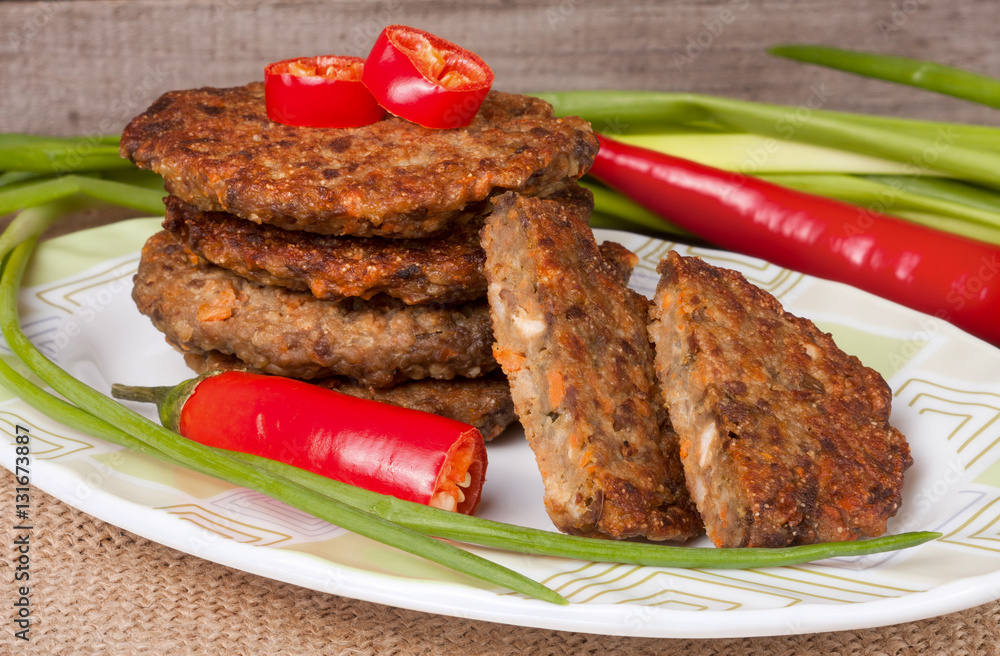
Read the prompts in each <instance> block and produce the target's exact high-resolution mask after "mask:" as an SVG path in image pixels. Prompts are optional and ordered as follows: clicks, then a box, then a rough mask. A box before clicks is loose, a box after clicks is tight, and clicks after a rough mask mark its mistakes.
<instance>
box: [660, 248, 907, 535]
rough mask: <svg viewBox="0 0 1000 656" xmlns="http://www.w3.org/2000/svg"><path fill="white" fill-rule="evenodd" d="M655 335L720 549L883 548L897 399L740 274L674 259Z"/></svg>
mask: <svg viewBox="0 0 1000 656" xmlns="http://www.w3.org/2000/svg"><path fill="white" fill-rule="evenodd" d="M659 271H660V273H661V280H660V284H659V287H658V289H657V292H656V297H655V300H654V303H653V304H652V312H651V314H652V318H653V322H652V323H651V324H650V334H651V336H652V338H653V340H654V342H655V344H656V364H657V371H658V374H659V377H660V381H661V385H662V387H663V392H664V395H665V398H666V402H667V406H668V409H669V411H670V417H671V419H672V420H673V423H674V426H675V427H676V429H677V432H678V434H679V435H680V439H681V455H682V457H683V461H684V468H685V474H686V476H687V481H688V487H689V488H690V489H691V492H692V496H693V497H694V499H695V501H696V502H697V503H698V508H699V510H700V511H701V513H702V517H703V519H704V521H705V527H706V529H707V531H708V534H709V537H711V538H712V540H713V541H714V542H715V544H716V545H718V546H720V547H781V546H785V545H792V544H808V543H814V542H826V541H831V540H854V539H857V538H865V537H872V536H876V535H880V534H882V533H883V532H884V531H885V528H886V521H887V520H888V519H889V517H891V516H893V515H894V514H895V513H896V511H897V510H898V508H899V505H900V502H901V490H902V487H903V472H904V471H905V470H906V468H907V467H909V466H910V464H911V463H912V460H911V458H910V452H909V447H908V445H907V443H906V440H905V438H904V437H903V435H902V434H900V432H899V431H898V430H896V429H895V428H893V427H892V426H890V425H889V412H890V402H891V400H892V393H891V392H890V390H889V387H888V385H886V383H885V381H884V380H883V379H882V376H880V375H879V374H878V373H877V372H876V371H874V370H872V369H869V368H868V367H865V366H864V365H862V364H861V362H860V361H859V360H858V359H857V358H856V357H854V356H850V355H847V354H846V353H844V352H843V351H842V350H840V349H839V348H838V347H837V345H836V344H834V342H833V339H832V337H831V336H830V335H829V334H826V333H824V332H822V331H821V330H819V329H818V328H817V327H816V326H815V325H814V324H813V323H812V322H811V321H808V320H807V319H803V318H799V317H795V316H793V315H791V314H789V313H787V312H785V311H784V309H783V308H782V307H781V304H780V303H779V302H778V301H777V299H775V298H774V297H773V296H771V295H770V294H768V293H767V292H766V291H764V290H762V289H759V288H758V287H756V286H754V285H752V284H750V283H749V282H747V280H746V279H745V278H743V276H742V275H740V274H739V273H737V272H736V271H731V270H728V269H721V268H718V267H714V266H711V265H709V264H707V263H706V262H704V261H702V260H701V259H698V258H691V257H681V256H679V255H678V254H677V253H676V252H673V251H672V252H670V253H669V254H668V256H667V258H666V259H664V260H663V261H662V262H661V263H660V266H659Z"/></svg>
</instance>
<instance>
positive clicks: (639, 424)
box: [482, 193, 701, 540]
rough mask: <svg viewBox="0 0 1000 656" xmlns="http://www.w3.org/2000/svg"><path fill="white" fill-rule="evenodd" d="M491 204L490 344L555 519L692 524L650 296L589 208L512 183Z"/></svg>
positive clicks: (577, 523) (666, 526)
mask: <svg viewBox="0 0 1000 656" xmlns="http://www.w3.org/2000/svg"><path fill="white" fill-rule="evenodd" d="M495 205H496V209H495V210H494V212H493V214H492V215H491V216H490V218H489V219H488V220H487V223H486V226H485V227H484V229H483V233H482V237H483V246H484V248H485V250H486V276H487V280H488V281H489V288H488V296H489V300H490V310H491V315H492V317H493V325H494V335H495V336H496V341H497V344H496V346H495V347H494V351H495V353H496V355H497V359H498V360H499V361H500V364H501V367H502V368H503V370H504V373H505V374H506V375H507V377H508V378H509V379H510V383H511V394H512V396H513V398H514V407H515V409H516V410H517V413H518V417H519V418H520V420H521V423H522V425H523V426H524V429H525V433H526V434H527V437H528V441H529V443H530V445H531V448H532V450H533V451H534V453H535V457H536V460H537V463H538V467H539V470H540V471H541V474H542V479H543V482H544V484H545V506H546V510H547V511H548V513H549V516H550V517H551V518H552V521H553V523H554V524H555V525H556V526H557V527H558V528H559V529H560V530H563V531H566V532H569V533H575V534H582V535H592V536H597V537H612V538H629V537H634V536H644V537H647V538H649V539H653V540H687V539H689V538H692V537H694V536H696V535H698V534H699V533H700V532H701V520H700V518H699V517H698V512H697V510H696V509H695V507H694V504H693V503H692V502H691V499H690V498H689V496H688V492H687V489H686V487H685V484H684V477H683V473H682V469H681V463H680V459H679V457H678V453H677V441H676V436H675V435H674V433H673V431H672V429H671V428H670V425H669V422H668V421H665V417H664V416H663V413H662V411H661V409H660V407H659V402H658V398H657V397H658V394H659V392H658V390H657V387H656V383H655V374H654V371H653V354H652V346H651V344H650V343H649V340H648V337H647V334H646V317H647V312H648V310H647V304H648V302H647V301H646V299H645V298H643V297H641V296H639V295H638V294H636V293H635V292H633V291H631V290H629V289H627V288H626V287H625V284H624V281H623V279H622V275H621V273H620V272H618V271H615V270H614V269H613V268H612V267H611V266H609V265H608V264H607V262H606V261H605V260H604V258H603V257H602V256H601V254H600V252H599V250H598V247H597V244H596V242H595V241H594V237H593V233H592V232H591V231H590V229H589V228H588V227H587V225H586V222H585V219H586V217H585V216H580V215H579V214H578V213H575V212H573V211H572V210H571V209H567V208H566V207H565V206H563V205H560V204H558V203H555V202H552V201H547V200H541V199H537V198H525V197H523V196H519V195H517V194H514V193H509V194H504V195H503V196H501V197H499V199H497V200H496V201H495Z"/></svg>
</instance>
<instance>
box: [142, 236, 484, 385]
mask: <svg viewBox="0 0 1000 656" xmlns="http://www.w3.org/2000/svg"><path fill="white" fill-rule="evenodd" d="M132 298H133V300H134V301H135V303H136V305H137V306H138V308H139V311H140V312H142V313H143V314H144V315H146V316H147V317H149V318H150V320H151V321H152V322H153V325H154V326H155V327H156V328H157V329H158V330H159V331H160V332H162V333H164V334H165V335H166V336H167V338H168V339H169V340H170V341H171V342H172V343H173V344H175V345H176V346H178V347H179V348H181V349H192V350H195V351H200V352H204V351H220V352H222V353H226V354H231V355H235V356H236V357H238V358H239V359H240V360H242V361H243V362H245V363H247V364H248V365H250V366H252V367H254V368H255V369H258V370H260V371H263V372H265V373H271V374H278V375H283V376H290V377H293V378H306V379H308V378H318V377H323V376H329V375H334V374H336V375H343V376H350V377H352V378H355V379H357V380H358V381H359V382H360V383H362V384H365V385H371V386H373V387H388V386H390V385H392V384H394V383H397V382H400V381H402V380H405V379H420V378H427V377H430V378H444V379H447V378H452V377H454V376H469V377H475V376H479V375H481V374H483V373H485V372H487V371H490V370H492V369H494V368H496V361H495V360H494V359H493V356H492V355H491V353H490V348H491V345H492V341H493V340H492V332H491V328H490V317H489V310H488V307H487V305H486V303H485V302H483V301H474V302H471V303H466V304H462V305H441V304H429V305H412V306H407V305H404V304H403V303H401V302H399V301H396V300H394V299H391V298H385V297H382V298H380V299H377V300H372V301H363V300H351V301H347V302H344V303H336V302H333V301H321V300H318V299H316V298H315V297H313V295H312V294H310V293H308V292H301V291H293V290H288V289H284V288H282V287H274V286H269V285H260V284H258V283H253V282H250V281H248V280H245V279H244V278H241V277H240V276H237V275H236V274H234V273H232V272H230V271H227V270H226V269H223V268H221V267H217V266H215V265H213V264H210V263H208V262H206V261H204V260H202V259H200V258H198V257H197V256H195V255H193V254H191V253H189V252H188V251H187V250H186V249H185V248H184V246H183V245H182V244H181V243H180V242H178V241H177V240H176V238H174V236H173V235H171V234H170V233H169V232H165V231H163V232H159V233H157V234H156V235H154V236H153V237H151V238H150V239H149V240H148V241H147V242H146V244H145V246H144V247H143V251H142V259H141V261H140V263H139V270H138V273H137V274H136V276H135V284H134V286H133V291H132Z"/></svg>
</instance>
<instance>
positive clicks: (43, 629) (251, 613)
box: [0, 470, 1000, 656]
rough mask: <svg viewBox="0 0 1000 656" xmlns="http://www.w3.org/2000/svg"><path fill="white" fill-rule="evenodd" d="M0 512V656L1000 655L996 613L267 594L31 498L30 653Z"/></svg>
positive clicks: (246, 580)
mask: <svg viewBox="0 0 1000 656" xmlns="http://www.w3.org/2000/svg"><path fill="white" fill-rule="evenodd" d="M2 471H3V477H2V494H0V504H2V505H0V508H2V509H3V512H4V516H5V519H4V530H3V540H4V541H3V549H2V552H3V553H4V556H2V557H0V588H2V590H3V596H2V598H0V603H2V604H3V617H4V623H3V629H2V633H0V654H4V655H6V654H11V655H19V654H25V655H27V654H31V655H33V656H34V655H37V656H62V655H70V654H72V655H77V654H79V655H81V656H82V655H88V654H100V655H102V656H126V655H128V656H133V655H134V656H138V655H145V654H157V655H170V656H173V655H181V654H226V655H227V656H236V655H251V654H253V655H256V654H275V655H279V654H280V655H291V654H345V655H346V654H350V655H351V656H369V655H372V656H374V655H376V654H378V655H379V656H392V655H398V656H410V655H417V654H421V655H425V654H426V655H434V656H449V655H455V656H467V655H470V654H473V655H474V654H484V655H491V656H492V655H501V654H502V655H508V654H509V655H512V656H529V655H530V656H536V655H537V656H544V655H548V654H551V655H563V654H595V655H596V654H629V655H630V656H644V655H647V654H674V653H676V654H685V655H686V656H708V655H710V654H711V655H721V654H727V655H728V654H733V655H740V656H782V655H791V654H814V653H815V654H824V655H839V654H850V655H852V656H862V655H863V656H868V655H876V654H877V655H879V656H882V655H892V656H897V655H898V656H904V655H906V656H909V655H910V654H956V655H971V654H996V653H1000V603H991V604H988V605H985V606H981V607H979V608H974V609H970V610H968V611H964V612H961V613H953V614H951V615H946V616H944V617H939V618H935V619H929V620H923V621H919V622H913V623H908V624H901V625H897V626H890V627H884V628H878V629H869V630H861V631H844V632H838V633H823V634H814V635H793V636H781V637H773V638H749V639H743V640H737V639H731V640H729V639H727V640H658V639H641V638H620V637H610V636H598V635H587V634H580V633H567V632H561V631H546V630H541V629H530V628H521V627H513V626H506V625H501V624H493V623H489V622H479V621H472V620H464V619H456V618H451V617H444V616H437V615H431V614H426V613H420V612H415V611H410V610H403V609H399V608H392V607H387V606H381V605H378V604H372V603H368V602H363V601H355V600H353V599H347V598H344V597H338V596H334V595H329V594H324V593H320V592H314V591H312V590H306V589H303V588H299V587H297V586H294V585H288V584H285V583H278V582H276V581H272V580H269V579H266V578H261V577H259V576H255V575H252V574H247V573H245V572H241V571H238V570H233V569H230V568H228V567H223V566H221V565H217V564H215V563H211V562H207V561H204V560H201V559H199V558H196V557H194V556H189V555H187V554H183V553H180V552H178V551H174V550H173V549H169V548H167V547H164V546H161V545H159V544H156V543H154V542H150V541H149V540H146V539H143V538H141V537H138V536H135V535H133V534H131V533H129V532H127V531H123V530H121V529H119V528H117V527H115V526H112V525H110V524H105V523H104V522H101V521H98V520H96V519H94V518H92V517H90V516H88V515H86V514H84V513H81V512H79V511H77V510H75V509H73V508H71V507H69V506H67V505H65V504H64V503H62V502H60V501H58V500H56V499H54V498H52V497H50V496H48V495H47V494H45V493H43V492H41V491H39V490H34V489H33V490H32V498H31V505H32V508H31V514H32V517H33V527H34V528H33V531H32V545H31V579H32V584H33V595H34V596H33V598H32V606H33V608H34V622H33V623H32V625H31V631H30V634H29V635H30V638H31V639H30V640H29V641H28V642H24V641H22V640H17V639H15V638H14V636H13V632H14V630H15V628H14V626H13V625H12V624H11V623H10V618H11V617H12V608H13V606H12V604H13V603H14V598H13V595H14V584H13V572H12V564H11V563H12V559H11V557H10V554H11V547H12V541H13V539H14V536H13V535H12V533H11V531H10V527H11V522H10V520H9V519H7V517H10V514H11V513H9V512H8V510H10V509H13V507H14V486H15V483H14V477H13V476H12V475H11V474H10V473H8V472H7V471H6V470H2Z"/></svg>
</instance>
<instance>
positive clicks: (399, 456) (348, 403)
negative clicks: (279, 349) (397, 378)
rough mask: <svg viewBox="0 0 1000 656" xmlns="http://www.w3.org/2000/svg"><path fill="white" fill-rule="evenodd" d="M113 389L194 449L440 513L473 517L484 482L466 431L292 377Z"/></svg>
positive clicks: (475, 440)
mask: <svg viewBox="0 0 1000 656" xmlns="http://www.w3.org/2000/svg"><path fill="white" fill-rule="evenodd" d="M112 393H113V395H114V396H115V397H116V398H121V399H128V400H133V401H145V402H150V401H152V402H155V403H156V404H157V407H158V408H159V413H160V421H161V422H162V423H163V425H164V426H166V427H168V428H170V429H172V430H175V431H177V432H178V433H180V434H181V435H183V436H184V437H187V438H189V439H192V440H194V441H195V442H198V443H200V444H204V445H206V446H212V447H217V448H220V449H228V450H230V451H238V452H240V453H249V454H252V455H256V456H261V457H264V458H269V459H271V460H277V461H280V462H284V463H286V464H289V465H294V466H296V467H299V468H300V469H305V470H307V471H311V472H313V473H316V474H320V475H323V476H326V477H328V478H332V479H335V480H338V481H341V482H343V483H349V484H351V485H355V486H357V487H362V488H365V489H367V490H372V491H374V492H380V493H382V494H389V495H392V496H395V497H398V498H400V499H405V500H407V501H415V502H417V503H422V504H425V505H430V506H435V507H438V508H444V509H446V510H457V511H458V512H460V513H465V514H472V513H473V512H474V511H475V509H476V506H477V505H478V503H479V498H480V493H481V492H482V488H483V481H484V480H485V478H486V447H485V445H484V443H483V437H482V435H480V434H479V431H478V430H476V429H475V428H473V427H472V426H469V425H468V424H463V423H461V422H458V421H454V420H452V419H447V418H445V417H439V416H438V415H432V414H430V413H426V412H419V411H417V410H410V409H407V408H401V407H398V406H393V405H388V404H385V403H378V402H376V401H370V400H367V399H359V398H355V397H352V396H348V395H346V394H342V393H340V392H335V391H333V390H329V389H325V388H322V387H319V386H317V385H311V384H309V383H305V382H302V381H298V380H293V379H291V378H282V377H280V376H264V375H261V374H253V373H247V372H242V371H226V372H209V373H208V374H205V375H202V376H199V377H198V378H194V379H191V380H188V381H185V382H183V383H181V384H180V385H177V386H176V387H131V386H125V385H114V386H113V387H112Z"/></svg>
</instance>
